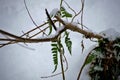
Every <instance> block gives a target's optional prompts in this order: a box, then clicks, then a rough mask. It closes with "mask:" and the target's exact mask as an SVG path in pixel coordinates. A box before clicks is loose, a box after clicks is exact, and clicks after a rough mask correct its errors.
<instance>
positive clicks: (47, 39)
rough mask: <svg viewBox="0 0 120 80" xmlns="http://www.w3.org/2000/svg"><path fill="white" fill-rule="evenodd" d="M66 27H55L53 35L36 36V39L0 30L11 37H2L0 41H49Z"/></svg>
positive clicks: (54, 38) (53, 39)
mask: <svg viewBox="0 0 120 80" xmlns="http://www.w3.org/2000/svg"><path fill="white" fill-rule="evenodd" d="M65 30H66V29H65V27H61V28H60V29H57V31H56V33H55V34H54V35H50V36H46V37H42V38H38V39H30V38H23V37H19V36H16V35H14V34H11V33H8V32H6V31H3V30H0V33H1V34H3V35H6V36H9V37H11V38H13V39H4V38H0V41H15V42H24V43H38V42H50V41H56V40H57V37H58V36H59V35H60V34H61V33H62V32H64V31H65Z"/></svg>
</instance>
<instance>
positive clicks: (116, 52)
mask: <svg viewBox="0 0 120 80" xmlns="http://www.w3.org/2000/svg"><path fill="white" fill-rule="evenodd" d="M98 43H99V46H98V47H96V48H94V49H93V50H92V51H91V52H90V54H89V56H88V58H87V60H86V64H88V63H91V65H90V70H89V75H90V77H91V80H118V77H119V76H120V39H116V40H114V41H109V40H108V39H103V40H99V41H98Z"/></svg>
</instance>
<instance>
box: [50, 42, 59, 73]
mask: <svg viewBox="0 0 120 80" xmlns="http://www.w3.org/2000/svg"><path fill="white" fill-rule="evenodd" d="M51 46H52V49H51V51H52V54H53V62H54V65H55V68H54V70H53V73H54V72H55V71H56V70H57V66H58V45H57V43H56V42H52V44H51Z"/></svg>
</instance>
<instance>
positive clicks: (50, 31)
mask: <svg viewBox="0 0 120 80" xmlns="http://www.w3.org/2000/svg"><path fill="white" fill-rule="evenodd" d="M51 33H52V25H49V33H48V35H50V34H51Z"/></svg>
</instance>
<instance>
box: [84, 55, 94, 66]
mask: <svg viewBox="0 0 120 80" xmlns="http://www.w3.org/2000/svg"><path fill="white" fill-rule="evenodd" d="M94 59H95V55H94V54H91V55H90V56H89V57H88V58H87V60H86V62H85V65H87V64H89V63H91V62H92V61H93V60H94Z"/></svg>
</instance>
